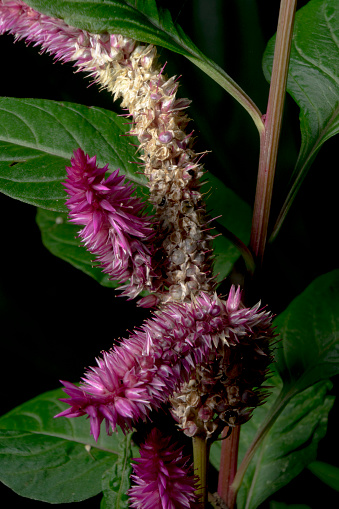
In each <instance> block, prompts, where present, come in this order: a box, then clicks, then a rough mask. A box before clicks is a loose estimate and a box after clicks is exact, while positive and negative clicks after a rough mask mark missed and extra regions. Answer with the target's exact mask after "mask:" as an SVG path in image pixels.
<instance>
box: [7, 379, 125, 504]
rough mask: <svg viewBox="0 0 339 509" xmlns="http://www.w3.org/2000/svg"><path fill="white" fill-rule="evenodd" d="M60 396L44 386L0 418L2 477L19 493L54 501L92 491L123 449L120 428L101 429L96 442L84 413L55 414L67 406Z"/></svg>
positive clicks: (84, 496) (74, 498) (85, 495)
mask: <svg viewBox="0 0 339 509" xmlns="http://www.w3.org/2000/svg"><path fill="white" fill-rule="evenodd" d="M64 396H65V394H64V393H63V391H62V390H61V389H57V390H54V391H50V392H46V393H44V394H42V395H40V396H38V397H36V398H34V399H32V400H31V401H28V402H26V403H24V404H23V405H21V406H19V407H17V408H15V409H14V410H12V411H11V412H9V413H8V414H6V415H4V416H3V417H1V418H0V455H1V461H0V479H1V481H2V482H3V483H4V484H6V485H7V486H9V487H10V488H11V489H12V490H14V491H15V492H16V493H18V494H19V495H21V496H24V497H28V498H33V499H35V500H42V501H45V502H49V503H52V504H60V503H66V502H76V501H81V500H85V499H87V498H90V497H93V496H94V495H96V494H98V493H100V491H101V489H102V487H101V478H102V475H103V474H104V472H105V471H106V470H108V469H110V468H111V467H112V466H113V465H114V463H115V462H116V461H117V460H118V459H119V457H120V456H121V455H122V451H121V449H120V444H121V442H123V441H124V440H125V438H124V435H123V433H122V432H119V433H114V434H113V435H112V436H108V435H107V434H106V433H105V430H104V429H102V433H101V434H100V437H99V439H98V442H97V443H96V442H95V441H94V439H93V438H92V436H91V435H90V424H89V421H88V420H87V419H86V418H82V417H78V418H74V419H67V418H64V417H60V418H58V419H54V416H55V415H56V414H57V413H59V412H61V411H62V410H64V409H65V408H66V407H67V408H68V405H66V404H65V403H61V402H60V401H59V398H62V397H64ZM103 428H104V427H103Z"/></svg>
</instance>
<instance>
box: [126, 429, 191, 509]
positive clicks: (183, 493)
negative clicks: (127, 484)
mask: <svg viewBox="0 0 339 509" xmlns="http://www.w3.org/2000/svg"><path fill="white" fill-rule="evenodd" d="M134 463H135V464H134V465H133V469H134V475H132V476H131V477H132V480H133V481H134V486H133V487H132V488H131V489H130V490H129V492H128V494H129V496H130V506H131V507H132V508H134V509H186V508H188V509H190V508H191V509H193V508H194V507H198V504H196V496H195V494H194V491H195V489H196V488H197V480H196V478H195V477H194V476H193V475H189V470H188V468H189V460H188V458H185V456H183V448H182V447H181V448H178V447H177V446H176V444H172V443H171V441H170V438H169V437H164V436H163V435H162V434H161V433H160V431H158V430H157V429H156V428H153V430H152V431H151V433H150V434H149V436H148V437H147V439H146V441H145V443H144V444H143V445H142V446H141V448H140V458H138V459H135V460H134Z"/></svg>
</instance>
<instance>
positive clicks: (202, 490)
mask: <svg viewBox="0 0 339 509" xmlns="http://www.w3.org/2000/svg"><path fill="white" fill-rule="evenodd" d="M209 449H210V446H209V443H208V442H207V440H206V438H204V437H199V436H195V437H193V460H194V473H195V474H196V475H197V476H198V477H199V488H198V489H197V490H196V494H197V497H198V501H199V507H200V508H201V509H204V508H205V507H206V503H207V465H208V458H209Z"/></svg>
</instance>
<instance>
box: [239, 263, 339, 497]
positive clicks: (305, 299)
mask: <svg viewBox="0 0 339 509" xmlns="http://www.w3.org/2000/svg"><path fill="white" fill-rule="evenodd" d="M274 324H275V325H276V326H277V331H278V332H279V333H280V342H279V343H278V347H277V349H276V352H275V360H276V362H275V367H276V369H277V370H278V372H279V374H280V376H281V380H282V387H281V390H280V392H279V391H278V392H276V394H275V398H274V399H273V400H272V399H271V401H272V404H271V406H270V408H269V409H268V412H267V413H265V414H264V415H263V420H262V421H261V425H260V427H259V428H258V430H257V433H256V435H255V437H254V438H253V442H252V444H251V445H250V447H249V448H248V450H247V453H246V455H245V457H244V460H243V462H242V464H241V465H240V467H239V470H238V472H237V475H236V478H235V481H234V485H235V488H236V489H238V488H239V486H240V485H241V483H242V480H243V478H244V475H247V473H246V471H247V470H248V469H250V470H251V469H253V468H254V467H253V461H252V462H251V460H252V458H253V456H254V454H255V453H256V452H257V451H258V449H261V447H262V444H263V442H264V443H266V439H267V436H269V435H270V433H271V429H272V426H274V423H275V422H276V421H277V419H278V420H279V419H280V416H281V415H282V412H284V411H285V410H284V409H285V407H286V406H288V405H289V404H290V402H291V401H294V398H296V397H299V395H300V397H301V395H302V394H304V392H303V391H305V389H307V388H310V389H309V390H310V391H311V390H312V389H314V387H315V385H314V384H316V383H317V382H319V381H321V380H325V381H326V380H327V379H328V378H329V377H331V376H334V375H335V374H337V373H339V270H335V271H332V272H329V273H328V274H325V275H323V276H320V277H319V278H317V279H316V280H314V281H313V282H312V283H311V284H310V285H309V287H308V288H306V290H305V291H304V292H303V293H302V294H301V295H299V296H298V297H297V298H296V299H294V300H293V301H292V302H291V304H290V305H289V306H288V307H287V309H286V310H285V311H284V312H283V313H281V314H280V315H279V316H278V317H277V318H276V320H275V322H274ZM265 407H266V409H267V406H266V405H265V406H264V408H265ZM260 411H261V409H259V410H257V411H256V412H257V414H258V412H260ZM248 445H249V444H248ZM245 473H246V474H245Z"/></svg>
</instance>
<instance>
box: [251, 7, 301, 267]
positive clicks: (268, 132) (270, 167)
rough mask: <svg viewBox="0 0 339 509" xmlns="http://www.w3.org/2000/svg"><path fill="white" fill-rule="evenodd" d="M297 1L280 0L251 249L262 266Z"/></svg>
mask: <svg viewBox="0 0 339 509" xmlns="http://www.w3.org/2000/svg"><path fill="white" fill-rule="evenodd" d="M296 4H297V0H281V4H280V12H279V19H278V28H277V37H276V43H275V50H274V59H273V68H272V76H271V85H270V92H269V97H268V104H267V112H266V116H265V131H264V132H263V133H262V134H261V136H260V157H259V170H258V179H257V189H256V195H255V202H254V211H253V219H252V231H251V241H250V247H251V250H252V252H253V253H254V255H255V257H256V258H257V260H258V262H259V264H260V263H262V260H263V255H264V251H265V246H266V238H267V230H268V221H269V215H270V208H271V201H272V191H273V180H274V174H275V167H276V161H277V154H278V145H279V138H280V131H281V123H282V115H283V109H284V101H285V95H286V83H287V74H288V65H289V58H290V51H291V43H292V33H293V25H294V17H295V10H296Z"/></svg>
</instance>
